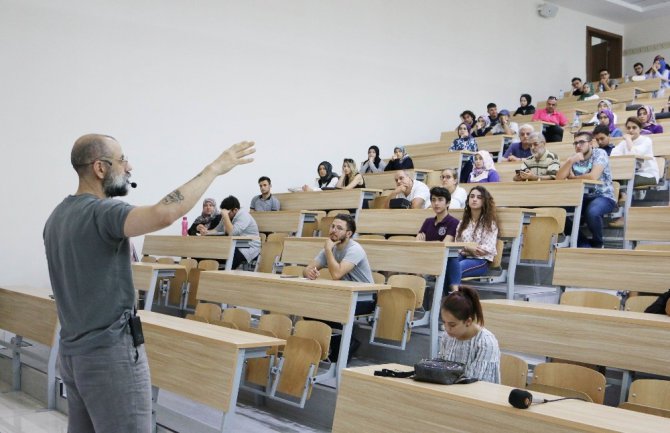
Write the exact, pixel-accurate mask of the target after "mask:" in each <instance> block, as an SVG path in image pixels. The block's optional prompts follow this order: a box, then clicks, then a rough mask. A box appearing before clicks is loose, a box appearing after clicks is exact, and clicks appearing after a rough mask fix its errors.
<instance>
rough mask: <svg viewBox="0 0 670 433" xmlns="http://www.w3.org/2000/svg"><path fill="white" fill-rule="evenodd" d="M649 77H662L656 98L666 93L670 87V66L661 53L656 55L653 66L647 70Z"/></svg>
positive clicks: (655, 94)
mask: <svg viewBox="0 0 670 433" xmlns="http://www.w3.org/2000/svg"><path fill="white" fill-rule="evenodd" d="M646 77H647V79H650V78H660V79H661V88H660V89H659V90H657V91H656V92H654V98H658V97H661V96H663V95H664V94H665V89H666V88H668V87H670V67H669V66H668V64H667V63H665V59H664V58H663V56H661V55H660V54H659V55H658V56H656V57H654V61H653V63H652V65H651V68H649V70H648V71H647V74H646Z"/></svg>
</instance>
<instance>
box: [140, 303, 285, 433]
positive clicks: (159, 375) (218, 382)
mask: <svg viewBox="0 0 670 433" xmlns="http://www.w3.org/2000/svg"><path fill="white" fill-rule="evenodd" d="M139 315H140V317H141V318H142V325H143V331H144V338H145V342H146V344H145V348H146V352H147V358H148V359H149V368H150V369H151V384H152V386H153V387H154V396H153V397H154V401H155V400H156V398H157V392H158V391H157V389H158V388H161V389H166V390H168V391H171V392H174V393H177V394H180V395H183V396H185V397H188V398H189V399H191V400H194V401H197V402H199V403H202V404H205V405H207V406H210V407H213V408H215V409H217V410H221V411H223V412H224V414H223V423H222V426H221V431H222V432H226V431H231V430H230V427H231V424H232V422H231V421H232V418H233V416H234V414H235V405H236V404H237V393H238V390H239V387H240V382H241V380H242V370H243V365H244V360H245V359H247V358H253V357H263V356H265V354H266V350H267V349H268V348H269V347H275V346H280V345H283V344H286V341H285V340H281V339H278V338H272V337H266V336H263V335H259V334H252V333H249V332H243V331H238V330H235V329H229V328H224V327H221V326H216V325H210V324H207V323H201V322H196V321H193V320H186V319H181V318H177V317H172V316H167V315H164V314H158V313H152V312H151V311H140V312H139Z"/></svg>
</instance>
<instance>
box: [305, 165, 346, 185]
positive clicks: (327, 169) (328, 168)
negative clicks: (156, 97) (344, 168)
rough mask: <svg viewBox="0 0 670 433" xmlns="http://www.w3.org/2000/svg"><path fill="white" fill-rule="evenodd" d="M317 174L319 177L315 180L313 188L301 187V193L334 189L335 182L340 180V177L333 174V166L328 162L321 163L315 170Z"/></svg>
mask: <svg viewBox="0 0 670 433" xmlns="http://www.w3.org/2000/svg"><path fill="white" fill-rule="evenodd" d="M317 173H319V177H317V178H316V182H315V184H314V186H313V187H310V186H309V185H303V186H302V190H303V191H320V190H322V189H335V187H336V186H337V181H338V180H340V176H338V174H337V173H334V172H333V165H332V164H331V163H330V162H328V161H322V162H321V164H319V167H318V168H317Z"/></svg>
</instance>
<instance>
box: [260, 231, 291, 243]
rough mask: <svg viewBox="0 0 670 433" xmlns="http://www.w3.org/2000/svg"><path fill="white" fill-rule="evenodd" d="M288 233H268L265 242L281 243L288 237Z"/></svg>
mask: <svg viewBox="0 0 670 433" xmlns="http://www.w3.org/2000/svg"><path fill="white" fill-rule="evenodd" d="M289 236H290V234H289V233H282V232H274V233H270V234H269V235H268V236H267V238H265V242H271V241H274V242H282V241H283V240H284V239H285V238H287V237H289Z"/></svg>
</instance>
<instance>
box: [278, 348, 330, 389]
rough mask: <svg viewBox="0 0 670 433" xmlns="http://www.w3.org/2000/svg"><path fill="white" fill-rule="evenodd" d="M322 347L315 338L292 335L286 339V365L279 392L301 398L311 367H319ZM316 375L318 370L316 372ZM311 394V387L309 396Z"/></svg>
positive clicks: (280, 379)
mask: <svg viewBox="0 0 670 433" xmlns="http://www.w3.org/2000/svg"><path fill="white" fill-rule="evenodd" d="M320 353H321V347H320V345H319V343H318V342H317V341H316V340H314V339H313V338H306V337H300V336H295V335H292V336H290V337H289V338H287V339H286V347H285V349H284V354H283V357H284V365H283V366H282V372H281V377H280V378H279V383H278V384H277V391H279V392H281V393H284V394H288V395H292V396H294V397H301V396H302V394H303V391H304V390H305V383H306V379H307V375H308V373H309V368H310V366H311V365H316V366H318V364H319V354H320ZM314 375H316V369H315V370H314ZM310 393H311V386H310V389H309V390H308V395H309V394H310Z"/></svg>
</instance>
